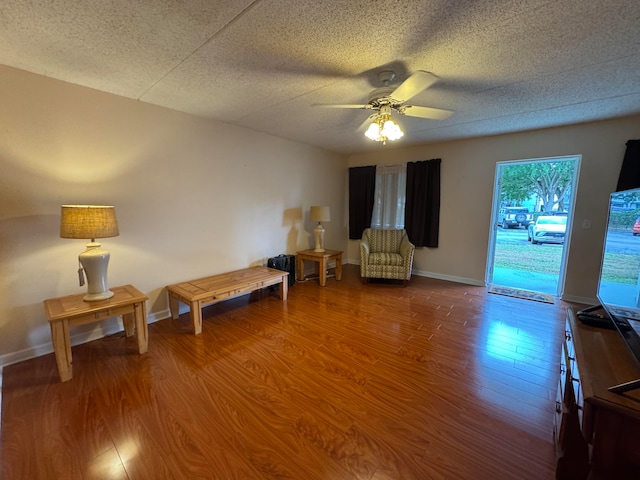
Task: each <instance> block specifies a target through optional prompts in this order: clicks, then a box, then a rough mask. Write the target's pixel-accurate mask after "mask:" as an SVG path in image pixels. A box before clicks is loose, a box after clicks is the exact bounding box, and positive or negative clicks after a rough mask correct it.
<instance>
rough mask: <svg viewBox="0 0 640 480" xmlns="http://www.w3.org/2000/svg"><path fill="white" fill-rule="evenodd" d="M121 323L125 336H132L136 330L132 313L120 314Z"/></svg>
mask: <svg viewBox="0 0 640 480" xmlns="http://www.w3.org/2000/svg"><path fill="white" fill-rule="evenodd" d="M134 308H135V306H134ZM122 324H123V325H124V334H125V336H126V337H127V338H129V337H131V336H133V334H134V333H135V331H136V324H135V320H134V318H133V313H125V314H124V315H122Z"/></svg>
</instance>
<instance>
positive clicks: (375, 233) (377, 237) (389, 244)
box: [369, 228, 405, 253]
mask: <svg viewBox="0 0 640 480" xmlns="http://www.w3.org/2000/svg"><path fill="white" fill-rule="evenodd" d="M404 235H405V231H404V230H381V229H374V228H372V229H371V230H369V244H370V247H371V251H372V252H393V253H400V243H401V242H402V237H404Z"/></svg>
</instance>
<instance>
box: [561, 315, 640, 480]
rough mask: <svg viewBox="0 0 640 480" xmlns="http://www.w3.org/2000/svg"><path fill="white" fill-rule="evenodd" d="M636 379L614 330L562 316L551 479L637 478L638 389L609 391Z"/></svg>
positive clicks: (639, 369) (636, 368) (639, 370)
mask: <svg viewBox="0 0 640 480" xmlns="http://www.w3.org/2000/svg"><path fill="white" fill-rule="evenodd" d="M637 378H640V365H638V362H637V361H636V360H635V358H634V357H633V355H632V354H631V352H630V351H629V349H628V348H627V346H626V345H625V343H624V341H623V340H622V338H621V337H620V335H619V334H618V332H616V331H614V330H606V329H601V328H595V327H589V326H587V325H584V324H582V323H581V322H580V321H578V320H577V318H576V314H575V312H574V311H573V309H568V311H567V322H566V326H565V338H564V342H563V344H562V355H561V359H560V381H559V383H558V391H557V394H556V417H555V437H556V446H557V454H558V463H557V468H556V478H558V479H560V480H574V479H575V480H578V479H580V480H582V479H589V480H605V479H607V480H608V479H616V480H618V479H620V480H624V479H627V478H628V479H631V478H633V479H637V478H640V390H636V391H632V392H627V393H625V394H617V393H612V392H610V391H609V390H608V388H609V387H611V386H613V385H617V384H620V383H624V382H627V381H630V380H635V379H637Z"/></svg>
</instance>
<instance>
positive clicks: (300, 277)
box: [296, 255, 304, 282]
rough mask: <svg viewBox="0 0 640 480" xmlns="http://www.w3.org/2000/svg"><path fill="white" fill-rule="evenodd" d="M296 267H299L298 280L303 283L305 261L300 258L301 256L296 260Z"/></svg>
mask: <svg viewBox="0 0 640 480" xmlns="http://www.w3.org/2000/svg"><path fill="white" fill-rule="evenodd" d="M296 267H298V268H297V270H298V275H297V279H298V280H300V281H301V282H302V281H303V280H304V260H303V259H302V258H300V255H298V257H297V258H296Z"/></svg>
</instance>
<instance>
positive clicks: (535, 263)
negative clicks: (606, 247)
mask: <svg viewBox="0 0 640 480" xmlns="http://www.w3.org/2000/svg"><path fill="white" fill-rule="evenodd" d="M561 260H562V245H549V244H543V245H532V244H530V243H528V244H526V245H517V244H511V243H503V244H501V243H497V244H496V250H495V258H494V265H495V266H496V267H501V268H509V269H511V270H522V271H526V272H535V273H548V274H552V275H557V274H558V272H559V271H560V262H561ZM639 270H640V260H639V259H638V256H637V255H628V254H624V253H608V254H607V257H606V258H605V261H604V279H605V280H608V281H610V282H615V283H628V284H631V285H634V284H636V283H637V281H638V278H637V273H638V271H639Z"/></svg>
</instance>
